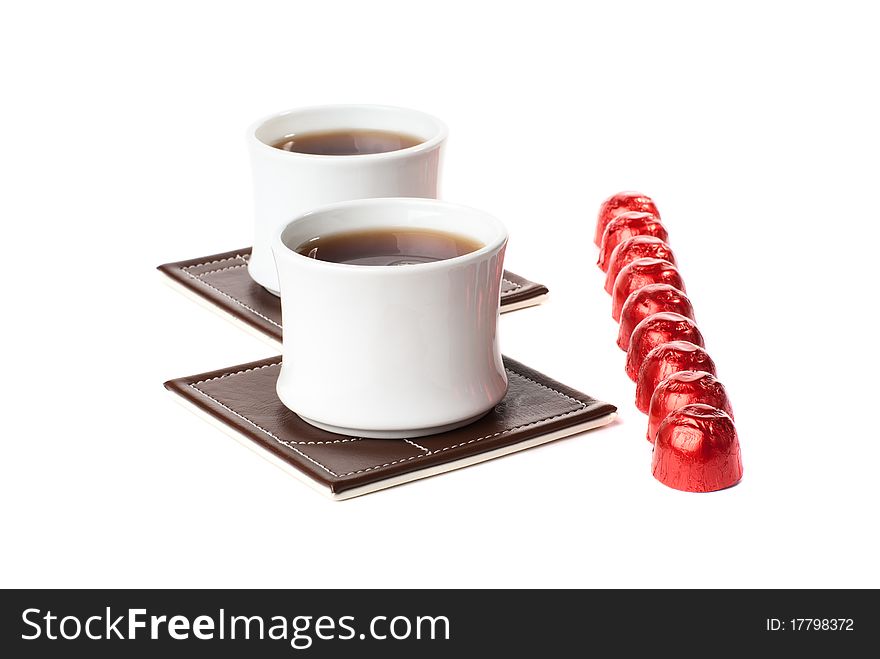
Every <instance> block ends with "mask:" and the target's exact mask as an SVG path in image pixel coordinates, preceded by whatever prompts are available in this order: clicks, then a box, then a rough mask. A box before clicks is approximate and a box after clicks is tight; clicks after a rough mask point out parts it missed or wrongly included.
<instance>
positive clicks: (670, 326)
mask: <svg viewBox="0 0 880 659" xmlns="http://www.w3.org/2000/svg"><path fill="white" fill-rule="evenodd" d="M670 341H690V342H691V343H693V344H695V345H698V346H701V347H704V346H705V342H704V341H703V335H702V334H701V333H700V330H699V329H698V328H697V324H696V323H695V322H694V321H693V319H691V318H688V317H687V316H682V315H681V314H680V313H675V312H673V311H661V312H660V313H655V314H653V315H651V316H648V317H647V318H645V319H643V320H642V321H641V322H640V323H639V324H638V325H636V327H635V329H634V330H633V332H632V335H631V336H630V340H629V349H628V350H627V351H626V374H627V375H628V376H629V379H630V380H632V381H633V382H636V381H638V379H639V370H640V369H641V367H642V364H643V363H644V361H645V357H647V356H648V353H649V352H651V351H652V350H653V349H654V348H656V347H657V346H659V345H663V344H664V343H669V342H670Z"/></svg>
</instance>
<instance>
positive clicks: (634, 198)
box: [593, 191, 660, 246]
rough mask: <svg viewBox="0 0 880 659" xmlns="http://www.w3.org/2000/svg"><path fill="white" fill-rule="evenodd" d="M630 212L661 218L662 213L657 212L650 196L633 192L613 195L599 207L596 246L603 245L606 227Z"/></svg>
mask: <svg viewBox="0 0 880 659" xmlns="http://www.w3.org/2000/svg"><path fill="white" fill-rule="evenodd" d="M628 211H638V212H640V213H651V214H652V215H653V216H654V217H658V218H659V217H660V213H658V212H657V206H655V205H654V200H653V199H651V198H650V197H649V196H648V195H643V194H642V193H641V192H632V191H627V192H618V193H617V194H615V195H611V196H610V197H608V199H606V200H605V201H603V202H602V205H601V206H600V207H599V217H598V218H597V220H596V236H595V238H593V240H594V241H595V242H596V245H598V246H601V245H602V234H604V233H605V227H607V226H608V223H609V222H611V220H613V219H614V218H615V217H617V216H618V215H620V214H621V213H626V212H628Z"/></svg>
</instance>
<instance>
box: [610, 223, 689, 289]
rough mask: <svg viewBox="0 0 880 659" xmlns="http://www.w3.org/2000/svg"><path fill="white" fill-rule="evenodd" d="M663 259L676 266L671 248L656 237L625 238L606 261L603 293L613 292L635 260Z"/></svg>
mask: <svg viewBox="0 0 880 659" xmlns="http://www.w3.org/2000/svg"><path fill="white" fill-rule="evenodd" d="M645 258H651V259H663V260H664V261H669V262H670V263H671V264H672V265H676V262H675V254H673V253H672V248H671V247H669V245H667V244H666V243H665V242H663V241H662V240H660V239H659V238H658V237H657V236H633V237H632V238H627V239H626V240H624V241H623V242H622V243H620V244H619V245H618V246H617V247H615V248H614V251H613V252H611V258H610V259H609V261H608V274H607V275H606V277H605V291H606V292H607V293H608V294H609V295H610V294H611V293H613V292H614V282H615V280H616V279H617V275H618V274H620V271H621V270H623V268H624V267H625V266H627V265H628V264H630V263H632V262H633V261H635V260H636V259H645ZM676 267H677V266H676Z"/></svg>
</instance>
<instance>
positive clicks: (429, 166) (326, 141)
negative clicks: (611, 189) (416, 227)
mask: <svg viewBox="0 0 880 659" xmlns="http://www.w3.org/2000/svg"><path fill="white" fill-rule="evenodd" d="M446 135H447V129H446V126H445V125H444V124H443V122H441V121H440V120H439V119H436V118H434V117H432V116H430V115H428V114H425V113H423V112H418V111H416V110H409V109H405V108H396V107H390V106H383V105H324V106H315V107H307V108H299V109H295V110H288V111H286V112H281V113H278V114H274V115H272V116H269V117H266V118H264V119H262V120H260V121H258V122H256V123H255V124H253V125H252V126H251V127H250V129H249V130H248V133H247V142H248V150H249V152H250V158H251V168H252V172H253V183H254V245H253V251H252V252H251V257H250V261H249V263H248V272H249V273H250V276H251V277H252V278H253V279H254V281H256V282H257V283H258V284H261V285H262V286H264V287H265V288H266V289H268V290H269V291H271V292H272V293H275V294H276V295H277V294H278V276H277V273H276V272H275V264H274V262H273V260H272V252H271V243H272V238H273V236H274V234H275V233H276V232H277V231H278V229H279V228H280V227H281V226H282V225H283V224H286V223H287V222H289V221H290V220H291V219H293V218H294V217H296V216H298V215H301V214H302V213H304V212H306V211H309V210H311V209H313V208H317V207H319V206H323V205H325V204H328V203H332V202H337V201H345V200H348V199H364V198H370V197H426V198H432V199H436V198H437V196H438V191H439V172H440V158H441V152H442V148H443V145H444V143H445V141H446Z"/></svg>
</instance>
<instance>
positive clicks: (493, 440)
mask: <svg viewBox="0 0 880 659" xmlns="http://www.w3.org/2000/svg"><path fill="white" fill-rule="evenodd" d="M267 295H268V293H267ZM504 364H505V367H506V368H507V374H508V380H509V382H510V386H509V389H508V392H507V395H506V396H505V398H504V400H502V401H501V403H499V404H498V405H497V406H496V407H495V409H494V410H493V411H491V412H489V413H488V414H487V415H486V416H484V417H483V418H482V419H480V420H479V421H476V422H475V423H473V424H471V425H469V426H467V427H465V428H459V429H457V430H452V431H450V432H446V433H442V434H439V435H432V436H429V437H420V438H419V439H418V440H417V441H410V440H408V439H403V440H401V439H388V440H385V439H361V438H358V437H346V436H343V435H335V434H333V433H329V432H325V431H323V430H319V429H318V428H315V427H313V426H310V425H309V424H307V423H306V422H305V421H302V420H301V419H300V418H299V417H298V416H296V415H295V414H294V413H293V412H291V411H290V410H288V409H287V408H286V407H284V405H283V404H282V403H281V401H280V400H278V396H277V395H276V393H275V381H276V379H277V378H278V372H279V370H280V366H281V357H274V358H271V359H264V360H261V361H257V362H252V363H250V364H242V365H241V366H234V367H232V368H227V369H222V370H219V371H212V372H210V373H203V374H201V375H193V376H190V377H184V378H177V379H175V380H170V381H168V382H166V383H165V387H166V388H167V389H168V390H169V391H171V392H173V393H175V394H177V395H178V396H180V397H181V399H182V400H183V401H184V402H185V403H187V404H188V405H187V406H188V407H189V408H190V409H192V410H193V411H195V412H196V413H198V414H199V415H201V416H203V417H205V418H207V419H208V420H211V421H214V422H218V423H219V425H220V427H221V428H222V429H223V430H226V431H227V432H229V433H230V434H231V435H232V436H233V437H235V438H236V439H239V440H240V441H242V443H245V444H246V445H249V446H250V447H251V448H255V449H256V450H258V451H259V452H260V453H262V454H263V455H264V457H266V458H268V459H269V460H270V461H272V462H273V463H275V464H276V465H278V466H280V467H281V468H283V469H284V470H285V471H287V472H289V473H291V474H293V475H294V476H297V477H298V478H300V479H301V480H303V481H305V482H306V483H308V484H310V485H312V486H313V487H315V488H316V489H318V490H320V491H322V492H323V493H324V494H327V495H329V496H330V497H331V498H334V499H349V498H351V497H356V496H359V495H361V494H367V493H368V492H373V491H375V490H380V489H383V488H386V487H391V486H393V485H399V484H401V483H406V482H408V481H412V480H416V479H419V478H425V477H427V476H433V475H435V474H440V473H443V472H447V471H451V470H453V469H458V468H460V467H466V466H469V465H472V464H476V463H478V462H483V461H486V460H491V459H492V458H496V457H500V456H502V455H505V454H508V453H513V452H515V451H521V450H523V449H526V448H530V447H532V446H537V445H538V444H544V443H546V442H550V441H553V440H555V439H560V438H562V437H566V436H569V435H574V434H576V433H580V432H583V431H585V430H590V429H592V428H598V427H599V426H603V425H605V424H607V423H610V422H611V421H612V420H613V418H614V416H615V414H614V413H615V411H616V409H617V408H615V407H614V406H613V405H610V404H608V403H603V402H600V401H597V400H595V399H593V398H591V397H590V396H587V395H586V394H583V393H581V392H579V391H576V390H574V389H572V388H570V387H566V386H565V385H563V384H560V383H558V382H556V381H554V380H551V379H550V378H548V377H547V376H545V375H542V374H541V373H538V372H537V371H534V370H532V369H530V368H528V367H526V366H523V365H522V364H520V363H518V362H516V361H514V360H512V359H508V358H506V357H505V358H504Z"/></svg>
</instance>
